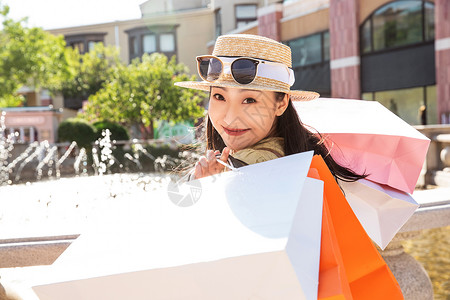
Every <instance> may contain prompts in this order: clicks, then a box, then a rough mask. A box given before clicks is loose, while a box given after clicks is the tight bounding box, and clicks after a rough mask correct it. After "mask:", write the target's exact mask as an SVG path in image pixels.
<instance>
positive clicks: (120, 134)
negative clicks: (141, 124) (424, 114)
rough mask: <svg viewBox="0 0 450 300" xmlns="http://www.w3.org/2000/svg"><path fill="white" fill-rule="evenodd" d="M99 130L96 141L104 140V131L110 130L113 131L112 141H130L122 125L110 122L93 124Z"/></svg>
mask: <svg viewBox="0 0 450 300" xmlns="http://www.w3.org/2000/svg"><path fill="white" fill-rule="evenodd" d="M92 125H93V126H94V127H95V129H96V130H97V132H96V136H95V139H96V140H97V139H100V138H102V137H103V136H102V131H103V130H105V129H109V131H111V141H112V140H116V141H127V140H129V139H130V136H129V135H128V132H127V130H126V129H125V127H123V126H122V125H120V124H117V123H114V122H110V121H99V122H95V123H94V124H92Z"/></svg>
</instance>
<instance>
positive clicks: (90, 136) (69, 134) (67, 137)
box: [58, 118, 96, 148]
mask: <svg viewBox="0 0 450 300" xmlns="http://www.w3.org/2000/svg"><path fill="white" fill-rule="evenodd" d="M95 138H96V129H95V127H94V126H92V125H91V124H89V123H88V122H86V121H85V120H81V119H76V118H69V119H67V120H65V121H63V122H61V124H59V127H58V140H59V141H60V142H72V141H75V142H77V144H78V146H79V147H84V148H90V147H91V146H92V143H93V142H94V141H95Z"/></svg>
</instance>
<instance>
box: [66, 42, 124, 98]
mask: <svg viewBox="0 0 450 300" xmlns="http://www.w3.org/2000/svg"><path fill="white" fill-rule="evenodd" d="M67 52H68V55H69V56H70V58H71V61H72V64H73V70H74V76H73V77H71V78H69V79H68V80H66V81H64V82H63V83H62V94H63V95H64V97H66V98H72V99H81V100H84V99H88V97H89V96H90V95H93V94H95V93H97V91H98V90H100V89H101V88H102V86H103V84H104V83H105V82H107V81H109V79H110V77H111V76H112V74H113V72H114V68H116V67H117V66H119V65H121V61H120V58H119V51H118V49H117V48H116V47H112V46H108V47H105V46H104V45H103V43H97V44H95V46H94V49H92V50H90V51H89V52H86V53H84V54H79V53H78V49H72V48H68V49H67Z"/></svg>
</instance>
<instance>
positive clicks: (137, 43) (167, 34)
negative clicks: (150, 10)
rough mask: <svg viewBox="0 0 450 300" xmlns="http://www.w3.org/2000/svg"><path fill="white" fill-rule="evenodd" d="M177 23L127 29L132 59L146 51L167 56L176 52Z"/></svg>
mask: <svg viewBox="0 0 450 300" xmlns="http://www.w3.org/2000/svg"><path fill="white" fill-rule="evenodd" d="M176 27H177V25H157V26H149V27H139V28H134V29H131V30H128V31H126V33H127V34H128V42H129V49H130V61H131V60H133V59H134V58H136V57H141V56H142V55H143V54H144V53H149V54H150V53H154V52H160V53H163V54H165V55H166V56H167V57H169V58H170V57H172V56H173V55H175V54H176V51H177V43H176V31H175V30H176Z"/></svg>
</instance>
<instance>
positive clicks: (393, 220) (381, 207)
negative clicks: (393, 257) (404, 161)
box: [339, 179, 419, 250]
mask: <svg viewBox="0 0 450 300" xmlns="http://www.w3.org/2000/svg"><path fill="white" fill-rule="evenodd" d="M339 184H340V185H341V187H342V188H343V189H344V192H345V198H346V199H347V201H348V203H349V204H350V207H351V208H352V210H353V212H354V213H355V215H356V217H357V218H358V220H359V222H360V223H361V225H362V226H363V227H364V229H365V230H366V232H367V234H368V235H369V237H370V238H371V239H372V240H373V241H374V242H375V243H376V244H377V245H378V246H379V247H380V248H381V249H382V250H384V248H386V246H387V245H388V244H389V242H390V241H391V240H392V239H393V238H394V236H395V235H396V234H397V232H398V231H399V230H400V228H401V227H402V226H403V225H404V224H405V223H406V221H408V219H409V218H410V217H411V216H412V215H413V214H414V212H415V211H416V209H417V208H418V207H419V204H418V203H417V202H416V201H415V200H414V198H413V197H412V196H411V195H410V194H408V193H405V192H402V191H399V190H396V189H394V188H391V187H389V186H387V185H382V184H378V183H375V182H371V181H369V180H365V179H360V180H358V181H354V182H345V181H339Z"/></svg>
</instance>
